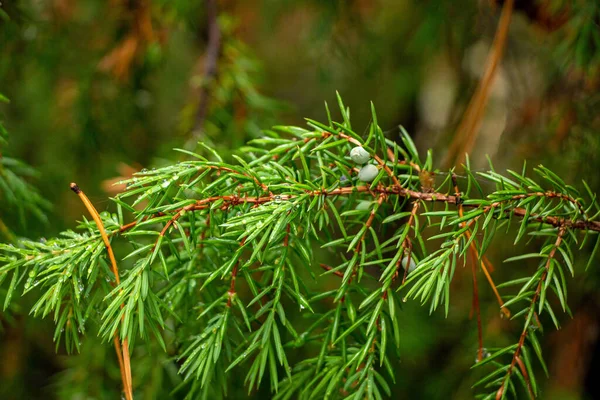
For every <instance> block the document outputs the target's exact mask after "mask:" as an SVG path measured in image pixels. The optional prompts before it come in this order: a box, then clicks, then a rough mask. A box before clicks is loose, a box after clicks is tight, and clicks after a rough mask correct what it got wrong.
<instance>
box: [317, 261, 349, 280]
mask: <svg viewBox="0 0 600 400" xmlns="http://www.w3.org/2000/svg"><path fill="white" fill-rule="evenodd" d="M319 265H320V266H321V268H323V269H324V270H325V271H331V270H332V269H333V268H332V267H330V266H329V265H327V264H319ZM332 274H334V275H335V276H339V277H340V278H343V277H344V274H343V273H341V272H340V271H333V272H332Z"/></svg>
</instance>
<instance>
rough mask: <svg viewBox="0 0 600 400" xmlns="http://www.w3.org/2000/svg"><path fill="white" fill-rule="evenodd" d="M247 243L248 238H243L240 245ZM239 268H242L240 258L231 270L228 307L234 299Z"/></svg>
mask: <svg viewBox="0 0 600 400" xmlns="http://www.w3.org/2000/svg"><path fill="white" fill-rule="evenodd" d="M245 243H246V238H243V239H242V241H241V242H240V247H243V246H244V244H245ZM239 268H240V260H239V259H238V260H237V261H236V262H235V265H234V266H233V269H232V270H231V283H230V284H229V291H228V292H227V294H228V297H227V307H231V301H232V299H233V297H234V296H235V280H236V279H237V275H238V272H239Z"/></svg>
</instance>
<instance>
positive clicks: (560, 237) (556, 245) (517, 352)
mask: <svg viewBox="0 0 600 400" xmlns="http://www.w3.org/2000/svg"><path fill="white" fill-rule="evenodd" d="M566 232H567V227H566V226H564V225H563V226H561V227H559V229H558V235H557V236H556V241H555V242H554V246H553V247H552V250H550V253H548V258H547V260H546V264H545V265H544V272H543V273H542V276H541V277H540V281H539V283H538V285H537V288H536V290H535V294H534V295H533V298H532V299H531V303H530V305H529V313H530V315H529V317H528V318H527V320H526V322H525V326H524V327H523V332H522V333H521V337H520V338H519V343H518V344H517V348H516V350H515V353H514V355H513V358H512V361H511V363H510V367H509V368H508V371H507V372H506V376H505V378H504V381H503V383H502V385H500V388H499V389H498V391H497V392H496V399H497V400H499V399H501V398H502V394H503V393H504V388H505V385H506V382H507V381H508V379H509V378H510V376H511V375H512V371H513V368H514V367H515V365H516V364H517V362H518V361H519V360H518V359H519V355H520V354H521V349H522V348H523V345H524V344H525V338H526V337H527V333H528V332H529V322H530V321H531V318H532V316H531V313H533V315H535V304H536V302H537V301H538V299H539V297H540V293H541V291H542V285H543V284H544V281H545V280H546V277H547V276H548V271H549V270H550V264H551V263H552V260H553V259H554V255H555V254H556V250H557V249H558V248H559V247H560V245H561V243H562V241H563V237H564V235H565V233H566ZM528 385H529V383H528Z"/></svg>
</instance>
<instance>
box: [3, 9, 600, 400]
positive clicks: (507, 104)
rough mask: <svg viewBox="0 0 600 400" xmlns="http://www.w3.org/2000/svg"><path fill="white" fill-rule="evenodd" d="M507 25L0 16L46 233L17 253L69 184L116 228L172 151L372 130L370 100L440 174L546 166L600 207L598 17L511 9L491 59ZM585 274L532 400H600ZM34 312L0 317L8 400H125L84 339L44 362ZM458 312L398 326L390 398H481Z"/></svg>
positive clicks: (593, 289) (381, 17)
mask: <svg viewBox="0 0 600 400" xmlns="http://www.w3.org/2000/svg"><path fill="white" fill-rule="evenodd" d="M503 9H504V10H506V7H504V2H502V1H494V0H470V1H467V0H455V1H446V0H419V1H414V0H413V1H410V0H327V1H324V0H243V1H242V0H238V1H233V0H229V1H217V0H206V1H204V0H171V1H168V0H108V1H98V0H2V1H1V2H0V92H1V93H2V94H3V95H5V96H6V97H7V98H9V99H10V103H8V104H0V112H1V118H2V121H3V124H4V126H5V127H6V128H7V129H8V131H9V132H10V142H9V143H10V144H9V146H8V147H7V148H3V149H2V153H3V154H10V155H11V156H12V157H16V158H20V159H22V160H24V161H26V162H27V163H28V164H30V165H32V166H33V167H35V168H36V169H37V170H38V171H39V177H38V178H37V180H35V181H32V183H33V184H34V185H35V186H37V187H38V188H39V189H40V192H41V193H42V194H43V196H44V197H45V198H47V199H48V200H49V201H50V202H51V203H52V204H53V208H52V209H51V210H50V211H49V212H48V219H49V222H48V223H47V224H44V223H38V222H36V221H35V220H34V219H32V220H30V221H29V222H28V224H27V226H22V225H20V224H19V223H18V221H16V220H15V221H13V220H12V219H11V218H12V217H11V210H8V209H4V210H2V216H3V218H4V219H5V220H6V221H7V224H10V225H11V227H13V229H14V231H15V232H16V233H17V234H18V235H21V236H27V237H30V238H40V237H43V236H47V237H49V236H53V235H56V234H57V233H58V232H60V231H62V230H64V229H67V228H73V227H74V226H75V225H76V221H77V220H78V219H80V218H81V215H83V214H85V210H84V209H83V207H82V205H81V204H80V202H79V201H78V199H77V198H76V196H73V195H72V193H71V192H70V191H69V189H68V185H69V183H70V182H72V181H75V182H77V183H79V185H80V186H81V187H82V188H84V190H86V191H87V193H88V194H89V195H90V197H91V199H92V201H93V202H94V203H95V204H96V206H97V207H98V209H99V210H111V206H110V201H108V197H110V196H113V195H114V194H115V193H116V192H117V191H119V190H121V189H122V188H120V187H119V186H118V185H117V186H115V185H113V183H114V182H116V181H117V180H119V179H120V178H119V177H122V176H130V175H131V174H132V173H133V172H135V171H138V170H140V169H142V168H149V167H156V166H160V165H164V164H167V163H172V162H176V161H177V160H178V158H179V157H181V155H179V154H178V153H175V152H174V151H173V150H172V149H173V148H174V147H180V148H190V147H193V146H194V143H195V142H196V141H198V140H201V141H204V142H207V143H209V144H211V145H212V146H214V147H216V148H218V149H220V150H221V151H223V152H225V153H227V152H228V151H231V150H232V149H235V148H237V147H239V146H241V145H243V144H244V143H245V142H246V141H247V140H248V139H250V138H253V137H256V136H260V135H261V129H268V128H269V127H270V126H272V125H274V124H303V118H304V117H310V118H313V119H317V120H319V119H321V120H322V119H324V118H325V109H324V101H327V102H328V103H329V104H335V103H336V101H335V92H336V91H338V92H339V93H340V94H341V96H342V97H343V99H344V101H345V103H346V105H348V106H349V107H350V109H351V115H352V119H353V126H355V127H359V126H364V127H365V128H366V127H367V126H368V124H369V122H370V115H371V114H370V105H369V102H370V101H372V102H373V103H374V104H375V106H376V109H377V113H378V121H379V124H380V126H381V127H382V129H383V130H384V131H385V132H386V134H387V136H388V137H389V138H391V139H396V138H398V128H397V127H398V126H399V125H402V126H404V127H405V128H406V129H407V130H408V131H409V132H410V133H411V135H412V136H413V138H414V140H415V141H416V142H417V144H418V146H419V148H420V150H422V151H426V150H427V149H429V148H432V149H433V150H434V154H435V155H436V157H435V158H436V160H437V161H436V163H435V165H436V167H437V168H440V169H441V170H447V169H448V167H451V166H453V165H454V164H455V163H456V161H457V159H456V157H457V155H459V154H461V152H465V151H466V152H468V153H469V154H470V158H471V163H472V166H473V168H474V169H481V170H483V169H485V168H486V167H487V164H486V163H487V160H486V156H489V157H490V158H491V159H492V160H493V162H494V165H495V166H496V168H497V169H499V170H503V169H505V168H511V169H516V170H520V168H521V167H522V165H523V161H524V160H527V163H528V165H529V166H534V165H537V164H540V163H543V164H544V165H545V166H547V167H549V168H551V169H552V170H554V171H555V172H557V173H558V174H559V175H561V176H562V177H563V178H564V179H565V181H567V182H572V183H573V184H574V185H575V186H577V187H581V184H580V182H581V180H582V179H585V180H586V181H587V182H588V183H589V185H590V186H591V187H592V188H593V189H594V190H595V191H596V192H597V193H600V178H599V174H598V171H599V170H600V157H599V156H598V151H599V149H600V3H598V2H597V1H596V0H573V1H560V0H537V1H535V0H530V1H515V2H514V8H513V10H512V11H511V12H510V15H509V17H510V25H509V26H508V32H507V35H506V37H505V39H503V40H502V41H501V43H500V44H498V40H499V39H498V34H497V31H498V26H499V25H501V22H502V18H501V15H502V10H503ZM494 57H495V58H496V60H497V61H498V67H497V69H495V70H494V73H493V79H491V81H490V82H489V85H487V86H486V87H485V88H484V90H485V91H486V93H487V96H485V101H480V104H483V107H482V110H481V111H480V112H479V114H478V116H477V124H476V127H477V129H474V131H475V133H471V136H469V138H470V139H469V140H467V141H464V140H462V139H461V134H460V132H461V130H462V129H463V128H462V127H461V126H462V125H461V121H463V119H464V116H465V115H466V114H468V113H469V112H470V111H469V103H470V101H471V99H472V98H473V96H474V93H476V92H477V91H478V90H482V89H481V82H482V81H483V80H484V79H485V76H486V66H488V65H489V62H488V61H486V60H490V59H493V58H494ZM488 72H489V70H488ZM480 100H481V99H480ZM458 161H460V160H458ZM511 241H512V239H507V241H506V243H505V244H502V243H499V244H498V246H497V248H495V249H494V250H492V251H491V253H490V254H489V255H488V256H489V257H490V259H491V260H492V262H493V263H494V264H495V265H497V272H496V274H498V276H499V278H498V279H499V280H502V279H503V277H506V276H510V271H506V269H508V268H509V267H510V265H502V263H501V261H502V259H503V258H505V257H506V256H507V255H508V254H514V253H515V252H516V251H517V250H516V249H513V247H512V245H511ZM532 245H535V243H533V244H532ZM587 256H588V254H587V253H586V249H584V250H583V251H582V252H581V255H580V259H579V261H580V262H581V265H579V266H578V268H579V270H580V271H581V270H582V269H583V268H582V265H585V261H586V258H587ZM597 264H598V263H596V264H594V265H593V267H592V268H590V270H589V271H588V272H587V274H583V273H580V274H579V275H578V276H577V277H576V278H575V279H573V280H572V281H571V286H572V287H571V288H570V299H569V302H570V305H571V309H572V313H573V317H572V318H570V317H568V316H566V315H561V317H560V319H561V321H562V325H563V328H562V329H561V330H560V331H553V330H551V329H549V330H548V331H547V332H545V335H544V343H545V345H544V350H545V352H546V353H545V354H546V355H547V362H548V364H549V366H550V375H551V376H550V379H548V380H544V379H542V382H543V387H544V389H543V393H544V394H543V398H555V399H592V398H600V391H599V383H598V382H597V379H594V378H595V375H594V373H593V371H594V366H595V367H598V365H599V364H600V354H599V353H600V346H599V332H600V313H599V311H600V294H599V291H598V288H599V287H600V280H599V276H600V272H599V271H600V268H598V265H597ZM533 267H534V266H532V268H533ZM480 292H481V295H482V301H483V305H482V307H483V308H482V315H483V318H484V333H485V335H486V336H485V340H486V342H489V343H490V346H491V345H492V344H495V345H506V344H508V343H512V342H515V341H516V340H517V338H518V329H519V324H510V323H508V322H507V321H504V320H502V319H501V318H500V315H499V313H498V311H497V306H496V305H495V304H494V302H493V296H492V293H491V290H489V288H487V287H480ZM32 299H33V297H32V298H25V299H24V301H23V302H22V303H21V305H20V309H17V310H16V312H12V313H11V314H10V315H8V314H2V313H0V326H1V328H0V360H1V361H0V398H3V399H37V398H48V399H54V398H56V399H101V398H115V396H118V387H119V375H118V370H114V369H113V370H112V371H111V370H108V371H107V369H106V367H105V364H106V363H109V362H113V361H114V360H112V354H111V352H110V351H111V349H110V347H109V346H101V345H99V343H98V341H97V339H95V338H93V337H91V338H90V339H89V340H87V341H86V343H84V351H82V353H81V355H76V356H66V354H65V352H64V349H62V348H60V347H59V348H58V349H57V350H55V346H54V344H53V343H52V332H53V328H52V322H51V321H50V320H48V321H41V320H33V319H32V318H30V317H28V316H27V310H28V301H29V302H31V301H33V300H32ZM453 299H454V300H453V301H454V302H455V305H454V306H453V307H454V308H453V309H452V311H451V313H450V317H449V318H447V319H445V318H443V316H442V315H441V314H440V313H438V314H434V315H433V316H429V315H428V313H427V310H421V309H420V308H419V307H417V306H414V305H410V304H407V305H406V307H405V308H404V312H403V314H402V319H403V322H402V326H403V327H402V329H403V340H402V343H403V345H402V346H403V348H402V350H401V354H402V357H401V362H400V364H399V365H398V371H397V372H398V373H397V377H396V378H397V384H396V385H395V388H394V393H395V395H396V396H397V398H423V399H447V398H456V399H461V398H471V397H472V396H473V392H472V390H471V389H470V385H471V384H472V383H473V382H474V375H473V374H472V373H471V372H470V371H469V367H470V366H471V365H472V363H473V360H474V358H475V355H476V346H477V345H476V334H477V332H476V324H475V322H474V321H473V320H470V319H469V312H470V301H471V290H470V283H469V281H468V280H466V281H465V283H457V284H456V286H455V288H454V292H453ZM19 311H20V312H19ZM155 351H158V350H157V349H155ZM138 357H140V360H143V357H142V355H139V354H138ZM153 357H154V358H153V359H154V360H155V359H157V358H156V356H153ZM159 359H160V360H161V362H158V363H155V365H143V362H141V363H138V364H142V365H137V366H136V367H135V368H137V370H135V369H134V375H135V376H136V377H139V378H138V379H140V380H141V381H143V382H146V383H145V384H144V385H145V386H144V389H143V390H141V395H142V397H143V398H147V399H155V398H156V399H160V398H166V397H168V396H169V393H170V392H171V390H172V389H173V388H174V387H175V386H177V384H178V382H179V381H178V379H180V378H178V377H177V374H176V367H175V366H174V363H173V360H171V359H169V355H168V354H166V355H164V357H163V358H162V359H161V358H160V357H159ZM596 371H597V369H596ZM596 376H597V375H596ZM540 377H541V375H540ZM240 386H241V385H240ZM231 393H232V394H231V398H237V397H236V396H237V395H238V394H239V395H240V396H241V394H243V393H244V390H243V389H240V390H237V389H232V392H231ZM262 395H265V393H263V394H262ZM256 396H257V398H259V397H260V396H261V394H260V393H257V394H256ZM142 397H140V398H142Z"/></svg>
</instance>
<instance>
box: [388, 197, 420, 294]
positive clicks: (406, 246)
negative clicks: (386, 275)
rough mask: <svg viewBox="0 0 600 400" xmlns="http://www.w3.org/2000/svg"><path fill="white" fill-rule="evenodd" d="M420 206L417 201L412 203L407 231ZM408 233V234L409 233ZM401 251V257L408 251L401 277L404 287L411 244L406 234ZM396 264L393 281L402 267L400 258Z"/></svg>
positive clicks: (410, 255)
mask: <svg viewBox="0 0 600 400" xmlns="http://www.w3.org/2000/svg"><path fill="white" fill-rule="evenodd" d="M420 206H421V203H420V202H418V201H415V202H414V203H413V208H412V210H411V212H410V217H409V218H408V222H407V223H406V225H407V226H408V229H409V230H410V227H411V226H412V225H413V223H414V221H415V218H416V217H417V212H419V207H420ZM409 233H410V231H409ZM402 249H403V252H402V253H403V254H402V255H404V252H406V251H407V250H408V255H407V257H406V266H405V267H404V275H403V276H402V284H403V285H404V283H406V277H407V276H408V269H409V268H410V262H411V260H412V242H411V241H410V239H409V238H408V233H407V235H406V238H405V239H404V241H403V242H402ZM398 263H399V264H398V265H396V274H395V275H394V278H393V279H395V278H396V276H398V269H399V268H400V265H402V257H400V259H399V260H398Z"/></svg>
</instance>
